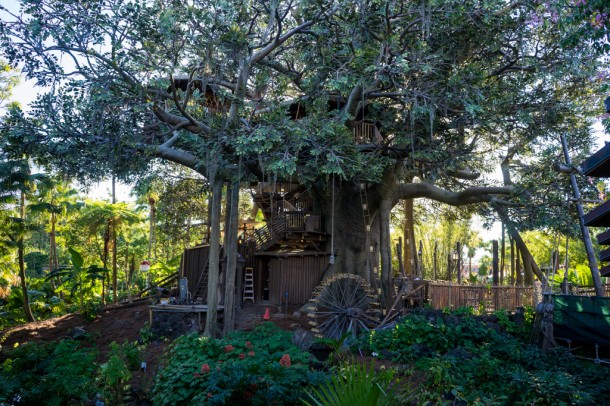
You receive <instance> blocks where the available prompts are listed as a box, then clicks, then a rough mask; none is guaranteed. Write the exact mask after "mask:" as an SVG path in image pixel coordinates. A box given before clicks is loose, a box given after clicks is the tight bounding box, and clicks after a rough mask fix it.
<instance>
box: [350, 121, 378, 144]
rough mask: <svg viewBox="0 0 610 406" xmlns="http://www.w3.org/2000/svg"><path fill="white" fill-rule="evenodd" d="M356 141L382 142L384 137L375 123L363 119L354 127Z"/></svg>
mask: <svg viewBox="0 0 610 406" xmlns="http://www.w3.org/2000/svg"><path fill="white" fill-rule="evenodd" d="M354 141H355V142H356V144H380V143H382V142H383V137H382V136H381V133H380V132H379V130H378V129H377V127H376V126H375V124H372V123H366V122H364V121H361V122H360V123H358V124H356V126H355V127H354Z"/></svg>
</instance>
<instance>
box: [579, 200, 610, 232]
mask: <svg viewBox="0 0 610 406" xmlns="http://www.w3.org/2000/svg"><path fill="white" fill-rule="evenodd" d="M583 219H584V221H585V225H586V226H587V227H609V226H610V200H609V201H607V202H605V203H603V204H601V205H599V206H597V207H596V208H595V209H593V210H591V211H590V212H589V213H587V214H585V216H584V217H583Z"/></svg>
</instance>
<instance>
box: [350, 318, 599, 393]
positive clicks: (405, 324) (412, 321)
mask: <svg viewBox="0 0 610 406" xmlns="http://www.w3.org/2000/svg"><path fill="white" fill-rule="evenodd" d="M497 316H498V322H499V324H500V325H501V326H502V327H503V328H504V329H505V330H506V331H510V332H512V333H514V334H515V335H511V334H507V333H498V332H496V331H494V330H492V329H490V328H488V327H487V326H486V324H485V323H483V322H482V321H480V320H478V319H476V318H474V317H461V318H459V320H455V319H452V320H450V319H449V317H455V316H452V315H449V316H443V317H444V318H445V319H443V317H439V318H437V319H435V318H431V319H427V318H425V317H423V316H422V315H411V316H409V317H406V318H405V319H403V320H401V321H400V323H398V324H397V325H396V326H395V327H394V328H393V329H391V330H386V331H379V332H371V333H369V334H367V335H365V336H364V337H363V338H361V340H362V341H361V344H362V345H364V346H365V348H366V349H368V350H369V351H371V352H375V353H377V355H379V354H382V353H383V354H391V356H392V358H393V359H394V360H395V361H398V362H403V363H406V364H409V370H410V371H412V374H413V376H414V379H415V380H417V382H420V383H421V388H420V390H419V392H418V399H417V402H418V403H428V404H445V403H460V402H462V403H465V404H473V405H494V404H498V405H505V404H511V405H512V404H522V405H531V404H536V405H569V404H610V392H608V391H607V390H604V389H603V388H606V387H607V378H606V376H607V375H606V373H607V370H606V368H605V367H604V366H600V365H596V364H594V363H592V362H589V361H583V360H580V359H578V358H576V357H573V356H572V355H571V354H570V353H568V352H567V351H565V350H564V349H562V348H561V347H560V348H557V349H555V350H554V351H552V352H550V353H548V354H543V353H542V351H541V350H540V349H539V348H537V347H535V346H531V345H529V344H528V343H527V342H526V340H525V339H524V337H527V336H528V334H523V330H522V329H521V328H519V327H517V326H515V325H514V324H513V323H512V321H510V319H509V318H508V316H507V315H506V314H502V313H499V314H497ZM505 316H506V317H505ZM526 323H527V315H526ZM366 345H368V347H366ZM388 352H389V353H388Z"/></svg>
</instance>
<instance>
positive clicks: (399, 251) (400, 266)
mask: <svg viewBox="0 0 610 406" xmlns="http://www.w3.org/2000/svg"><path fill="white" fill-rule="evenodd" d="M396 256H397V257H398V270H399V271H400V275H401V276H402V277H403V278H404V276H405V268H404V265H403V263H402V237H398V244H396Z"/></svg>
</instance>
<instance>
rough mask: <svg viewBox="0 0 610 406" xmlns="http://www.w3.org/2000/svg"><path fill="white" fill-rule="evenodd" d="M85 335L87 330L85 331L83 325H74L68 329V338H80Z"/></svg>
mask: <svg viewBox="0 0 610 406" xmlns="http://www.w3.org/2000/svg"><path fill="white" fill-rule="evenodd" d="M86 335H87V332H86V331H85V328H84V327H83V326H80V327H74V328H73V329H72V330H70V338H73V339H75V340H80V339H81V338H84V337H85V336H86Z"/></svg>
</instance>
